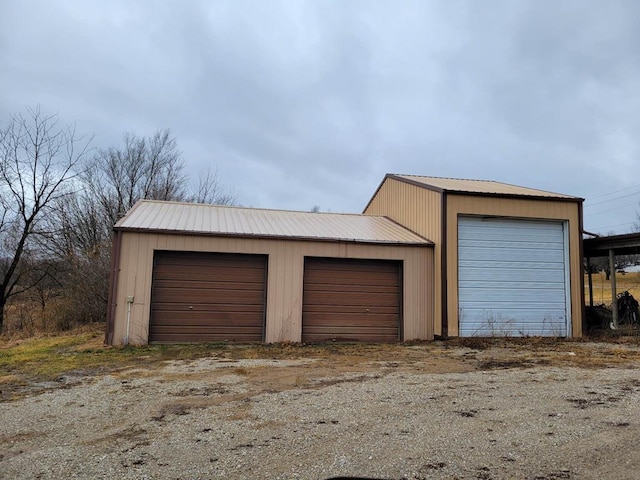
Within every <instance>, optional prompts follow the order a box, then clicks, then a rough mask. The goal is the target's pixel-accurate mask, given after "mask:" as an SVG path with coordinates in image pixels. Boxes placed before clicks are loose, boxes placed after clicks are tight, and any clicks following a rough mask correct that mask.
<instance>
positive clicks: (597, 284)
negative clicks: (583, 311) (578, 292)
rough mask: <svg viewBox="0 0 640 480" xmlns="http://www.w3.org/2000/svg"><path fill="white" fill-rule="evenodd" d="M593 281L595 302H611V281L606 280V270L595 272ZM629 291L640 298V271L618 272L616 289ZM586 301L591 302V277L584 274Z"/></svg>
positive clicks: (597, 303)
mask: <svg viewBox="0 0 640 480" xmlns="http://www.w3.org/2000/svg"><path fill="white" fill-rule="evenodd" d="M591 278H592V281H593V304H594V305H599V304H602V303H604V304H605V305H610V304H611V283H610V281H608V280H606V276H605V274H604V272H600V273H594V274H593V275H592V277H591ZM625 290H626V291H628V292H629V293H631V295H633V296H634V298H635V299H636V300H640V272H630V273H624V274H622V273H616V291H617V292H618V293H622V292H624V291H625ZM584 294H585V297H584V298H585V303H586V304H587V305H588V304H589V278H588V276H587V275H585V276H584Z"/></svg>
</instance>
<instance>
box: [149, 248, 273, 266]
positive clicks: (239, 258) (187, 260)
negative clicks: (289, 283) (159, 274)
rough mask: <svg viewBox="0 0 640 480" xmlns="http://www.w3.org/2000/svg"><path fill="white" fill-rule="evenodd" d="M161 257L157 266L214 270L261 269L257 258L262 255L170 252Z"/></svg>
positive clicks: (164, 252) (163, 252)
mask: <svg viewBox="0 0 640 480" xmlns="http://www.w3.org/2000/svg"><path fill="white" fill-rule="evenodd" d="M159 253H161V255H162V256H161V257H157V258H156V266H161V265H175V266H177V267H184V266H187V267H189V266H191V267H212V268H221V267H222V268H232V269H233V268H247V267H248V268H259V267H258V266H257V264H256V260H255V258H252V257H260V256H261V255H248V254H242V253H237V254H236V253H219V254H211V253H208V252H179V251H176V252H169V251H162V252H159Z"/></svg>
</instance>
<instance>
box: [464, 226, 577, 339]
mask: <svg viewBox="0 0 640 480" xmlns="http://www.w3.org/2000/svg"><path fill="white" fill-rule="evenodd" d="M565 249H566V246H565V234H564V228H563V223H562V222H547V221H544V222H543V221H529V220H513V219H496V218H488V219H485V218H478V217H460V219H459V220H458V299H459V300H458V301H459V318H460V336H463V337H466V336H493V335H497V336H524V335H536V336H537V335H541V336H559V337H562V336H566V335H567V298H568V296H567V293H566V287H567V286H566V278H567V275H568V272H567V265H566V252H565Z"/></svg>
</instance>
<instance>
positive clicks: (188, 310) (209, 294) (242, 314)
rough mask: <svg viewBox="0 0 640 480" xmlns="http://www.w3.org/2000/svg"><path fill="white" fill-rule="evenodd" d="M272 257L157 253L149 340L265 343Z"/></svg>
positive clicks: (204, 253)
mask: <svg viewBox="0 0 640 480" xmlns="http://www.w3.org/2000/svg"><path fill="white" fill-rule="evenodd" d="M266 278H267V257H266V256H265V255H242V254H232V253H208V252H171V251H158V252H155V256H154V267H153V281H152V288H151V317H150V324H149V342H157V343H168V342H172V343H176V342H226V341H232V342H261V341H262V340H263V337H264V332H263V330H264V318H265V299H266Z"/></svg>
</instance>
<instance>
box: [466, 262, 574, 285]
mask: <svg viewBox="0 0 640 480" xmlns="http://www.w3.org/2000/svg"><path fill="white" fill-rule="evenodd" d="M551 265H553V268H551V267H549V268H523V267H520V266H514V267H513V268H512V269H511V271H505V270H503V269H501V268H492V269H490V270H489V269H485V268H478V267H476V266H475V265H474V266H469V264H468V262H465V265H462V264H461V265H460V268H465V270H466V271H465V277H464V278H465V280H462V281H467V282H474V283H473V284H474V285H478V282H483V284H484V283H485V282H486V281H488V280H490V281H495V282H510V281H511V280H512V279H513V278H514V276H515V277H517V278H519V279H520V281H522V282H528V283H537V282H541V281H546V280H548V279H549V278H555V276H556V275H557V274H558V273H562V272H563V269H562V265H561V266H560V268H557V264H551ZM550 273H551V275H550Z"/></svg>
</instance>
